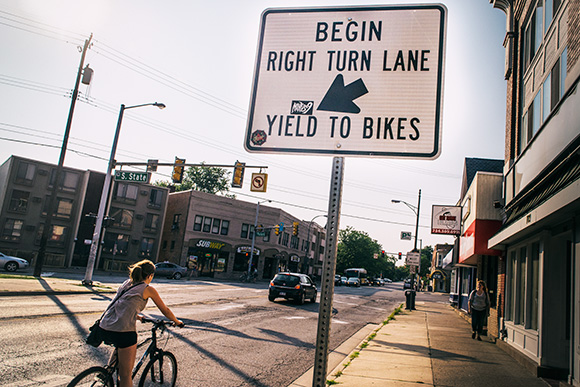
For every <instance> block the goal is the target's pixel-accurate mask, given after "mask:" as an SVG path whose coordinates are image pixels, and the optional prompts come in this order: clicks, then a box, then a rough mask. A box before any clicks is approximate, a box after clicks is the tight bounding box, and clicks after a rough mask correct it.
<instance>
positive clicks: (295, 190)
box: [0, 0, 506, 254]
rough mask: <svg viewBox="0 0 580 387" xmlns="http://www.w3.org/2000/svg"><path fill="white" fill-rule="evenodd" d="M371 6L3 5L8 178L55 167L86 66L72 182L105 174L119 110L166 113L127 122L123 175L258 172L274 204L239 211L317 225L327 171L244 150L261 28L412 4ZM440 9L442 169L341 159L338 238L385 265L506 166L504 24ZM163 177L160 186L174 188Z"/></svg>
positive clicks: (34, 0)
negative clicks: (149, 167) (344, 235)
mask: <svg viewBox="0 0 580 387" xmlns="http://www.w3.org/2000/svg"><path fill="white" fill-rule="evenodd" d="M417 3H418V2H409V1H404V0H399V1H396V2H393V3H391V2H376V3H367V2H364V1H355V0H350V1H339V0H334V1H326V0H319V1H284V0H270V1H262V0H251V1H237V0H236V1H222V0H215V1H211V2H210V1H205V0H204V1H199V0H175V1H170V2H164V3H160V2H158V1H151V0H139V1H137V0H125V1H121V2H120V1H113V0H99V1H96V2H95V1H85V0H18V1H16V2H15V1H13V0H0V36H1V37H2V38H1V39H0V52H1V53H2V54H1V55H2V60H0V163H3V162H4V161H6V160H7V159H8V158H9V157H10V156H11V155H16V156H21V157H27V158H32V159H37V160H41V161H44V162H49V163H53V164H57V163H58V159H59V154H60V148H61V145H62V141H63V135H64V131H65V127H66V122H67V117H68V114H69V109H70V105H71V94H72V90H73V89H74V83H75V79H76V75H77V71H78V68H79V63H80V60H81V54H80V50H81V49H82V46H83V44H84V42H85V40H87V39H88V38H89V36H90V35H91V34H93V37H92V40H91V43H92V45H91V47H90V49H89V50H88V52H87V54H86V58H85V62H84V63H85V65H87V64H88V65H89V67H90V68H91V69H93V71H94V75H93V78H92V80H91V84H90V85H89V86H86V85H81V87H80V88H79V90H80V95H79V99H78V100H77V103H76V107H75V111H74V116H73V121H72V126H71V131H70V139H69V144H68V150H67V153H66V159H65V166H67V167H72V168H77V169H81V170H86V169H90V170H96V171H101V172H104V171H105V170H106V168H107V162H108V158H109V155H110V151H111V145H112V142H113V135H114V132H115V128H116V124H117V119H118V116H119V110H120V106H121V104H124V105H126V106H134V105H140V104H146V103H152V102H160V103H164V104H165V105H167V108H166V109H163V110H159V109H157V108H155V107H151V106H147V107H141V108H135V109H130V110H126V111H125V113H124V117H123V122H122V128H121V134H120V138H119V144H118V150H117V157H116V159H117V161H119V162H146V161H147V160H148V159H158V160H159V161H160V162H166V163H169V162H173V160H174V158H175V157H180V158H183V159H186V161H187V162H188V163H201V162H205V163H206V164H218V165H233V164H234V162H235V161H236V160H239V161H241V162H245V163H246V164H247V165H252V166H264V167H267V169H264V170H263V171H264V172H267V173H268V188H267V192H266V193H256V192H250V188H249V187H250V175H251V173H252V172H258V170H250V169H248V170H246V174H245V179H244V185H243V187H242V188H241V189H232V192H233V193H234V194H236V195H237V198H238V199H239V200H244V201H248V202H253V203H257V202H258V201H264V200H271V203H263V204H261V205H270V206H273V207H278V208H282V209H283V210H285V211H286V212H288V213H290V214H292V215H294V216H296V217H298V218H300V219H303V220H305V221H310V220H312V219H313V218H315V217H316V221H317V222H318V223H320V224H321V225H324V224H325V222H324V217H323V216H320V215H325V214H326V213H327V212H328V200H329V192H330V177H331V171H332V156H313V155H296V154H268V153H248V152H247V151H246V150H245V149H244V137H245V131H246V123H247V119H248V109H249V105H250V98H251V95H252V82H253V77H254V66H255V62H256V51H257V47H258V35H259V27H260V20H261V14H262V12H263V11H264V10H265V9H268V8H289V7H296V8H305V7H319V6H364V5H396V4H417ZM440 3H441V4H444V5H445V6H446V8H447V23H448V26H447V41H446V55H445V75H444V80H445V82H444V91H443V95H444V99H443V119H442V127H441V134H442V148H441V154H440V156H439V157H438V158H437V159H435V160H427V159H401V158H398V159H393V158H366V157H348V156H347V157H345V159H344V179H343V188H342V206H341V218H340V228H341V229H345V228H346V227H352V228H354V229H355V230H358V231H364V232H366V233H368V235H369V236H370V237H371V238H372V239H375V240H377V241H378V242H379V243H380V244H381V245H382V247H383V249H384V250H385V251H386V252H387V253H392V254H396V253H397V252H399V251H400V252H403V253H405V252H406V251H410V250H411V249H412V248H413V241H408V240H401V239H400V236H401V232H402V231H404V232H413V233H414V230H415V223H416V215H415V213H414V211H413V210H412V209H410V208H408V207H407V206H405V205H404V204H403V203H399V204H395V203H392V200H393V199H396V200H401V201H404V202H407V203H409V204H410V205H412V206H415V207H416V206H417V201H418V192H419V190H421V202H420V216H419V237H418V239H419V241H420V244H422V245H423V246H427V245H431V246H434V245H435V244H439V243H453V237H450V236H445V235H436V234H431V232H430V225H431V210H432V206H433V205H455V204H456V203H457V201H458V200H459V195H460V188H461V179H462V173H463V164H464V160H465V158H467V157H478V158H491V159H503V158H504V133H505V116H506V112H505V106H506V105H505V98H506V81H505V80H504V77H503V74H504V48H503V46H502V43H503V39H504V35H505V15H504V14H503V12H501V11H500V10H497V9H494V8H493V7H492V6H491V5H490V4H489V1H487V0H449V1H442V2H440ZM170 174H171V169H170V168H168V167H165V168H160V169H159V171H158V173H157V174H154V176H153V180H169V179H170Z"/></svg>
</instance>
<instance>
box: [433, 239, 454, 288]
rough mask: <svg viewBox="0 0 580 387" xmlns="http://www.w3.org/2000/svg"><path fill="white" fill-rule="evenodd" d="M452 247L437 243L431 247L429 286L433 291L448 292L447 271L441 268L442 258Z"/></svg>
mask: <svg viewBox="0 0 580 387" xmlns="http://www.w3.org/2000/svg"><path fill="white" fill-rule="evenodd" d="M452 249H453V245H450V244H447V243H445V244H437V245H435V248H434V249H433V256H432V258H431V271H430V273H429V287H430V290H432V291H434V292H441V293H448V292H449V271H448V270H445V269H443V259H445V257H446V256H447V254H449V252H450V251H451V250H452Z"/></svg>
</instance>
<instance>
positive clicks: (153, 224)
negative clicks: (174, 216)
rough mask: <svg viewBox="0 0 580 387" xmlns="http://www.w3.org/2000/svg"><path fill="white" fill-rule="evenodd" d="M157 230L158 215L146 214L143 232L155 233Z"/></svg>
mask: <svg viewBox="0 0 580 387" xmlns="http://www.w3.org/2000/svg"><path fill="white" fill-rule="evenodd" d="M178 224H179V223H178ZM158 228H159V215H157V214H150V213H149V214H147V216H146V217H145V230H147V231H157V229H158ZM172 229H173V227H172Z"/></svg>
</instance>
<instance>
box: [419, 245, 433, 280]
mask: <svg viewBox="0 0 580 387" xmlns="http://www.w3.org/2000/svg"><path fill="white" fill-rule="evenodd" d="M432 259H433V247H431V246H425V247H423V248H422V249H421V268H420V270H419V275H420V276H421V277H425V276H426V275H427V274H428V273H429V272H430V270H429V268H430V267H431V261H432Z"/></svg>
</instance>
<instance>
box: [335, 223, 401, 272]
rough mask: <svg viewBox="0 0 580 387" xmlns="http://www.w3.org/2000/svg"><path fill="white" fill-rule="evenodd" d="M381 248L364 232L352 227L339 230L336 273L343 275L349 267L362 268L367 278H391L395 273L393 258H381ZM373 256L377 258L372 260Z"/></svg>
mask: <svg viewBox="0 0 580 387" xmlns="http://www.w3.org/2000/svg"><path fill="white" fill-rule="evenodd" d="M381 250H382V247H381V245H380V244H379V242H377V241H376V240H374V239H372V238H371V237H370V236H369V235H368V234H367V233H366V232H364V231H357V230H355V229H353V228H352V227H347V228H346V230H340V231H339V233H338V246H337V254H336V272H337V273H343V272H344V271H345V270H346V269H348V268H351V267H362V268H364V269H366V270H367V272H368V274H369V276H371V277H377V276H380V275H383V276H384V277H388V278H390V277H392V276H393V274H394V271H395V262H396V261H395V258H394V257H389V256H386V257H382V256H381ZM375 254H377V256H378V258H377V259H374V256H375Z"/></svg>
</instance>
